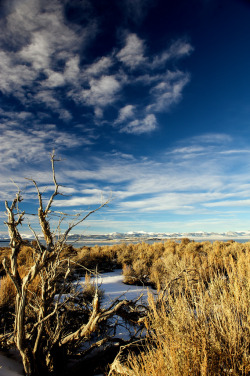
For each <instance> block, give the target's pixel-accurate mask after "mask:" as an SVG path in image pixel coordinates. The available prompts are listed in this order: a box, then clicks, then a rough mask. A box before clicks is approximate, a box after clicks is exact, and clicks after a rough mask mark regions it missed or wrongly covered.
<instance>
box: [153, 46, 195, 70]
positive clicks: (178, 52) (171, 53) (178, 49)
mask: <svg viewBox="0 0 250 376" xmlns="http://www.w3.org/2000/svg"><path fill="white" fill-rule="evenodd" d="M193 50H194V48H193V46H192V45H191V44H190V43H187V42H186V41H183V40H182V39H178V40H177V41H175V42H173V43H172V44H171V46H170V47H169V49H167V50H165V51H163V52H162V53H161V54H159V55H156V56H155V57H154V58H153V61H152V63H151V64H150V67H151V69H155V68H159V67H162V66H164V65H165V64H166V63H167V62H168V61H169V60H172V59H181V58H183V57H185V56H189V55H190V54H191V52H192V51H193Z"/></svg>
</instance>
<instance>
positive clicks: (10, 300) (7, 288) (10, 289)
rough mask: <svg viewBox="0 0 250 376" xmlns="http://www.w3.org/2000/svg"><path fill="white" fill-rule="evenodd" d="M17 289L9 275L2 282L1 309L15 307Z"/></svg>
mask: <svg viewBox="0 0 250 376" xmlns="http://www.w3.org/2000/svg"><path fill="white" fill-rule="evenodd" d="M15 296H16V289H15V286H14V284H13V282H12V281H11V279H10V277H9V276H8V275H6V276H3V277H2V278H1V280H0V309H3V308H8V307H11V306H14V302H15Z"/></svg>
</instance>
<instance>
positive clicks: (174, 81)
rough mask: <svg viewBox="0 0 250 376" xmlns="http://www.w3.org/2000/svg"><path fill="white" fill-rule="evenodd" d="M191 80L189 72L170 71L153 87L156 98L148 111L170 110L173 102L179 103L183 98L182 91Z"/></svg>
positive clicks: (152, 91) (152, 90)
mask: <svg viewBox="0 0 250 376" xmlns="http://www.w3.org/2000/svg"><path fill="white" fill-rule="evenodd" d="M189 80H190V78H189V74H187V73H183V72H180V71H175V72H171V71H168V72H167V74H166V75H165V76H163V77H162V80H161V81H160V82H159V83H157V85H155V86H154V87H153V88H152V89H151V93H152V95H153V98H154V100H153V101H152V102H153V103H151V104H150V105H149V106H148V111H156V112H164V111H168V110H169V108H170V107H171V106H172V105H173V104H177V103H178V102H179V101H180V100H181V98H182V91H183V89H184V87H185V86H186V85H187V83H188V82H189Z"/></svg>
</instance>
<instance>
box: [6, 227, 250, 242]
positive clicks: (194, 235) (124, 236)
mask: <svg viewBox="0 0 250 376" xmlns="http://www.w3.org/2000/svg"><path fill="white" fill-rule="evenodd" d="M23 238H24V239H27V240H32V236H31V235H30V236H29V235H23ZM182 238H189V239H191V240H192V239H193V240H203V239H204V240H210V239H211V240H230V239H235V240H237V239H238V240H240V239H250V230H249V231H228V232H219V233H217V232H205V231H197V232H172V233H170V232H161V233H159V232H145V231H137V232H136V231H129V232H125V233H120V232H112V233H110V234H103V235H100V234H98V235H96V234H90V235H81V234H73V235H69V237H68V241H81V242H84V241H86V242H92V241H136V240H138V241H146V240H151V241H152V240H166V239H182ZM0 241H9V238H8V236H7V235H0Z"/></svg>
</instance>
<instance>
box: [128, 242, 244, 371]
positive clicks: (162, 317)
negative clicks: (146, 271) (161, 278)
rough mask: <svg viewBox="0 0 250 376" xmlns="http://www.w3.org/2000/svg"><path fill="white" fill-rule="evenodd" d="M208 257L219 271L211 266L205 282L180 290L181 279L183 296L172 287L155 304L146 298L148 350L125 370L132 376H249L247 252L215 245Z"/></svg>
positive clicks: (240, 247) (187, 282)
mask: <svg viewBox="0 0 250 376" xmlns="http://www.w3.org/2000/svg"><path fill="white" fill-rule="evenodd" d="M187 246H190V243H188V244H187ZM205 246H207V244H206V245H205ZM231 247H232V248H231ZM209 248H210V247H209ZM184 252H185V250H184ZM212 252H214V253H215V255H216V256H217V257H214V258H213V261H214V263H215V265H217V266H219V271H218V270H216V269H215V266H214V265H213V267H212V268H211V271H210V276H209V277H210V278H209V281H207V280H202V279H201V278H200V279H199V280H198V281H197V283H196V284H194V283H193V281H192V280H191V281H190V280H188V278H184V279H185V289H183V288H182V285H183V280H182V279H181V278H179V279H177V280H175V281H173V283H176V284H178V283H179V284H180V286H181V287H180V290H181V294H172V293H171V288H172V287H171V284H172V283H171V282H170V284H169V285H168V288H167V290H166V291H165V293H164V294H163V292H162V291H161V292H160V295H159V298H158V300H157V301H155V300H154V299H153V297H152V296H151V297H150V298H149V306H150V313H149V316H148V322H147V327H148V336H147V345H146V346H144V348H143V350H142V351H141V352H140V354H138V355H135V354H133V353H131V354H130V356H129V357H128V358H127V362H126V364H125V366H126V367H128V368H129V369H131V372H132V373H133V375H138V376H139V375H140V376H149V375H153V376H163V375H164V376H179V375H184V376H191V375H194V376H196V375H197V376H205V375H214V376H215V375H216V376H219V375H222V376H226V375H234V376H236V375H245V376H246V375H249V374H250V305H249V300H250V251H249V246H248V245H247V246H245V245H237V246H236V245H235V244H234V243H231V244H225V245H224V244H218V243H217V244H215V246H214V249H213V250H212ZM218 252H219V253H220V256H221V260H218ZM189 253H190V249H189ZM215 255H213V256H215ZM174 259H175V255H174V254H172V261H173V260H174ZM170 260H171V258H170V259H169V261H170ZM192 260H193V261H195V262H196V258H193V259H192ZM202 260H203V258H201V261H200V262H201V264H202V262H203V261H204V260H203V261H202ZM185 263H186V260H185ZM196 266H197V265H196ZM172 267H173V265H172ZM156 268H160V264H159V265H156ZM166 270H168V268H167V267H166ZM176 288H177V287H176ZM156 359H157V361H156Z"/></svg>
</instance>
